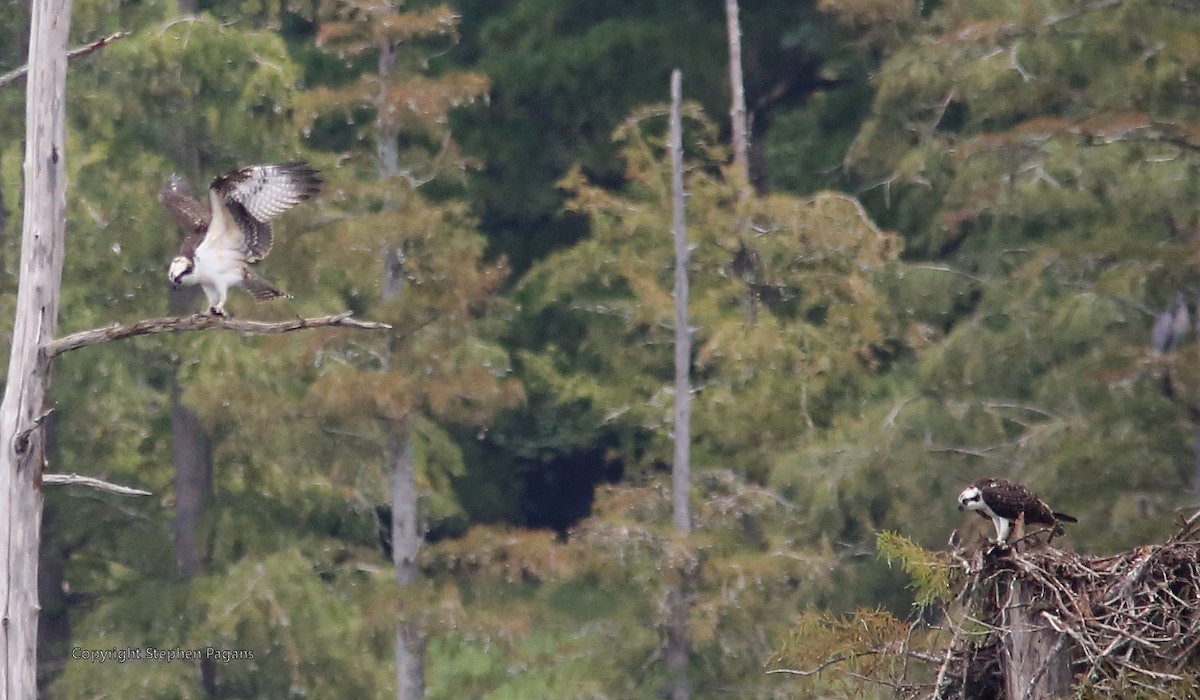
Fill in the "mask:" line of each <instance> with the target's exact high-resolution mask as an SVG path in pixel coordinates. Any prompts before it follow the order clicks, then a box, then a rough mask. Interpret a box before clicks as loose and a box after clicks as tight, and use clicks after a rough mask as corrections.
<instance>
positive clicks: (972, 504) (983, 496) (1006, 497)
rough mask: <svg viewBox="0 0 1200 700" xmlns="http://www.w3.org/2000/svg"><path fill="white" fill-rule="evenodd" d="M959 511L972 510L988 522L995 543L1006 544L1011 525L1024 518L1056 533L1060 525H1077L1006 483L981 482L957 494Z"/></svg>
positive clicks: (1037, 499) (1018, 486)
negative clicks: (992, 530)
mask: <svg viewBox="0 0 1200 700" xmlns="http://www.w3.org/2000/svg"><path fill="white" fill-rule="evenodd" d="M958 509H959V510H973V511H975V512H977V513H979V515H980V517H983V518H990V519H991V521H992V524H993V526H995V528H996V542H997V543H999V544H1003V543H1006V542H1007V541H1008V535H1009V532H1010V530H1011V529H1012V523H1013V521H1015V520H1016V519H1017V518H1020V517H1022V516H1024V519H1025V523H1026V524H1027V525H1032V524H1037V525H1046V526H1049V527H1051V528H1053V530H1054V532H1055V533H1057V532H1059V531H1060V530H1061V525H1060V523H1074V522H1078V521H1077V520H1076V519H1075V518H1074V517H1073V516H1070V515H1067V514H1066V513H1057V512H1055V511H1052V510H1050V506H1048V505H1046V503H1045V501H1043V500H1042V499H1040V498H1038V497H1037V496H1036V495H1034V493H1033V492H1032V491H1030V490H1029V489H1027V488H1025V487H1024V486H1022V485H1021V484H1018V483H1016V482H1014V481H1009V480H1008V479H998V478H994V477H989V478H986V479H980V480H979V481H976V482H975V483H973V484H971V485H970V486H968V487H967V488H965V489H963V491H962V493H960V494H958Z"/></svg>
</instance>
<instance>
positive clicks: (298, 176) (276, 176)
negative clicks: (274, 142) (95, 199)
mask: <svg viewBox="0 0 1200 700" xmlns="http://www.w3.org/2000/svg"><path fill="white" fill-rule="evenodd" d="M320 188H321V179H320V177H319V176H318V173H317V171H316V170H314V169H313V168H312V167H310V166H309V165H308V164H307V163H299V162H297V163H285V164H283V165H252V166H250V167H248V168H242V169H240V170H234V171H233V172H230V173H227V174H225V175H222V176H220V177H218V178H216V179H215V180H213V181H212V185H210V186H209V188H208V199H209V206H208V207H205V206H204V204H203V203H202V202H201V201H200V200H198V199H196V198H195V197H194V196H192V193H191V191H190V188H189V187H188V186H187V183H186V182H185V181H184V180H183V178H181V177H179V176H178V175H172V176H171V177H170V178H169V179H168V180H167V182H166V184H165V185H163V188H162V191H160V192H159V195H158V198H159V201H161V202H162V203H163V205H164V206H165V207H166V208H167V210H168V211H170V212H171V215H172V216H173V217H174V218H175V221H176V223H178V224H179V225H180V227H181V228H183V229H184V231H186V232H187V237H186V238H185V239H184V241H183V245H182V246H180V249H179V254H178V255H177V256H176V257H175V259H174V260H172V261H171V267H170V270H169V271H168V274H167V276H168V278H169V279H170V281H171V284H172V285H175V286H177V287H178V286H180V285H185V284H199V285H200V286H201V287H202V288H203V289H204V293H205V295H206V296H207V297H208V302H209V313H211V314H215V315H224V313H225V301H226V296H227V293H228V290H229V288H230V287H242V288H244V289H245V290H246V291H247V292H249V293H250V294H251V295H252V296H253V297H254V298H255V299H257V300H259V301H263V300H266V299H274V298H277V297H280V296H285V294H284V293H283V292H281V291H279V290H278V289H276V288H275V287H274V286H273V285H271V283H270V282H268V281H267V280H265V279H263V278H262V277H261V276H259V275H258V273H256V272H255V271H254V270H253V269H251V268H250V267H249V265H251V264H253V263H256V262H258V261H259V260H262V259H263V258H264V257H266V256H267V253H269V252H271V244H272V242H273V237H272V234H271V220H272V219H275V218H277V217H278V216H280V215H281V214H283V213H284V212H286V211H287V210H289V209H291V208H292V207H294V206H296V205H297V204H299V203H300V202H303V201H304V200H306V199H308V198H310V197H312V196H313V195H315V194H316V193H317V192H318V191H320Z"/></svg>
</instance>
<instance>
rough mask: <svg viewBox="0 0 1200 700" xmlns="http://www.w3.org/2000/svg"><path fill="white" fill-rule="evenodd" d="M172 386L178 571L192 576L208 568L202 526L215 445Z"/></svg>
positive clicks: (210, 489) (172, 448) (172, 453)
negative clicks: (202, 538) (213, 445)
mask: <svg viewBox="0 0 1200 700" xmlns="http://www.w3.org/2000/svg"><path fill="white" fill-rule="evenodd" d="M180 394H181V391H180V388H179V385H178V383H175V382H172V385H171V459H172V461H173V462H174V463H175V522H174V523H173V525H174V531H175V571H176V573H178V574H179V576H180V578H183V579H190V578H193V577H195V576H198V575H200V574H201V573H203V571H204V556H203V555H202V554H201V551H200V544H199V529H200V522H201V520H203V518H204V511H205V509H206V508H207V506H208V497H209V494H211V493H212V473H213V472H212V470H213V464H212V446H211V445H210V442H209V438H208V433H206V432H205V430H204V428H203V427H202V426H201V425H200V418H199V417H198V416H197V415H196V412H195V411H193V410H192V409H190V408H188V407H187V406H186V405H185V404H184V403H183V399H182V398H181V397H180Z"/></svg>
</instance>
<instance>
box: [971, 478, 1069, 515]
mask: <svg viewBox="0 0 1200 700" xmlns="http://www.w3.org/2000/svg"><path fill="white" fill-rule="evenodd" d="M980 488H981V489H982V490H983V492H984V494H985V495H984V498H985V499H986V500H987V502H988V505H989V506H991V508H992V510H994V511H995V512H996V514H997V515H999V516H1001V517H1004V518H1008V519H1010V520H1016V519H1017V517H1019V516H1020V515H1021V514H1022V513H1024V514H1025V522H1026V523H1038V524H1042V525H1053V524H1055V518H1054V513H1052V512H1051V511H1050V507H1049V506H1047V505H1046V504H1045V503H1044V502H1043V501H1042V499H1040V498H1038V497H1037V496H1036V495H1034V493H1033V492H1032V491H1030V490H1029V489H1027V488H1025V487H1024V486H1022V485H1021V484H1018V483H1016V482H1013V481H1009V480H1007V479H985V480H983V481H982V482H980Z"/></svg>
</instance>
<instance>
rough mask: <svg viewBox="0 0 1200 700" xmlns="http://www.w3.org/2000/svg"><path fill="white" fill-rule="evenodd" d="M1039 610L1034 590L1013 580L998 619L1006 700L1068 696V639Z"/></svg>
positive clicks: (1070, 676)
mask: <svg viewBox="0 0 1200 700" xmlns="http://www.w3.org/2000/svg"><path fill="white" fill-rule="evenodd" d="M1018 528H1019V529H1018V532H1017V533H1016V535H1017V536H1018V537H1019V536H1022V535H1023V534H1024V532H1023V530H1024V528H1023V527H1021V523H1020V522H1019V521H1018ZM1018 547H1019V548H1021V549H1023V547H1022V546H1020V545H1018ZM1042 609H1043V606H1042V605H1040V604H1039V603H1038V596H1037V587H1036V586H1031V585H1029V584H1027V583H1025V582H1024V581H1022V580H1021V578H1020V577H1019V576H1014V577H1013V578H1012V579H1011V581H1010V582H1009V589H1008V599H1007V600H1006V601H1005V603H1004V608H1003V611H1002V613H1001V618H1000V621H1001V626H1002V627H1003V629H1004V632H1005V635H1004V656H1005V659H1004V663H1003V664H1001V665H1002V666H1003V668H1004V693H1005V695H1004V697H1006V698H1008V700H1052V699H1053V698H1060V697H1065V696H1067V695H1070V694H1071V687H1072V686H1073V685H1074V682H1075V678H1074V675H1073V674H1072V673H1071V653H1070V649H1069V648H1068V647H1067V644H1066V642H1067V636H1066V635H1065V634H1063V633H1061V632H1058V631H1056V630H1055V629H1054V628H1053V627H1051V626H1050V624H1049V623H1048V622H1047V621H1046V620H1045V618H1043V617H1042V615H1041V611H1042Z"/></svg>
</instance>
